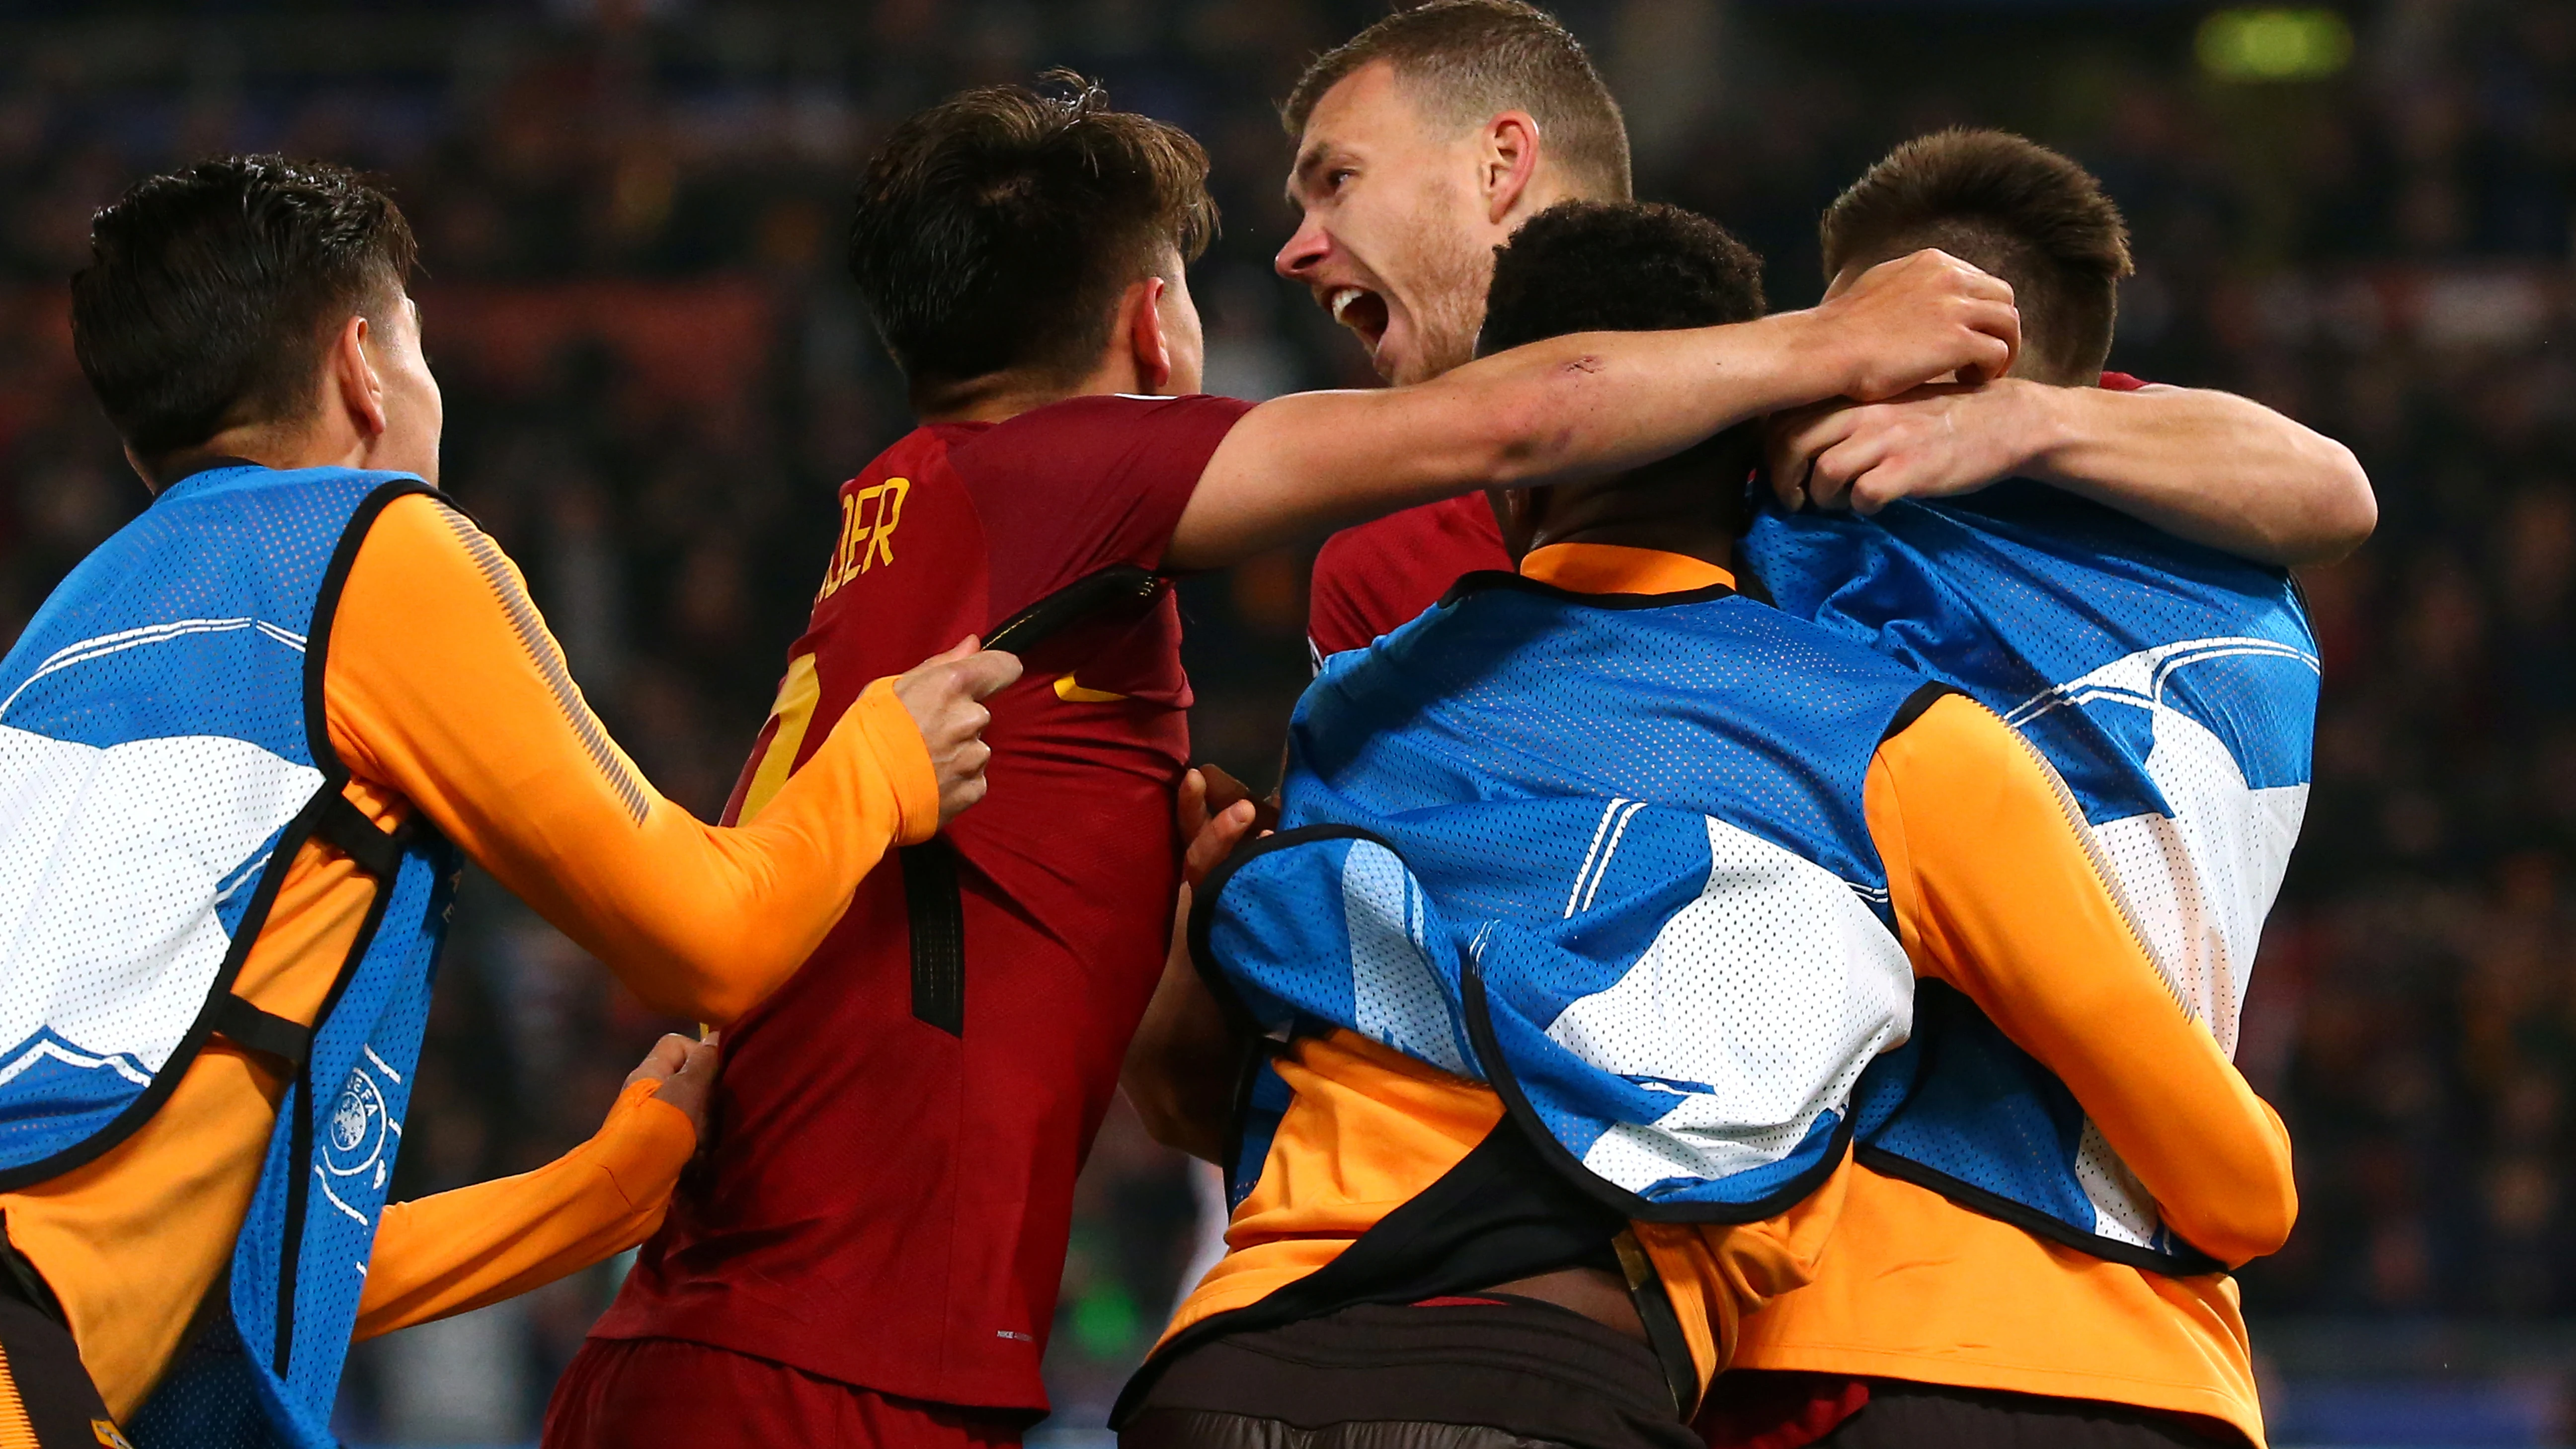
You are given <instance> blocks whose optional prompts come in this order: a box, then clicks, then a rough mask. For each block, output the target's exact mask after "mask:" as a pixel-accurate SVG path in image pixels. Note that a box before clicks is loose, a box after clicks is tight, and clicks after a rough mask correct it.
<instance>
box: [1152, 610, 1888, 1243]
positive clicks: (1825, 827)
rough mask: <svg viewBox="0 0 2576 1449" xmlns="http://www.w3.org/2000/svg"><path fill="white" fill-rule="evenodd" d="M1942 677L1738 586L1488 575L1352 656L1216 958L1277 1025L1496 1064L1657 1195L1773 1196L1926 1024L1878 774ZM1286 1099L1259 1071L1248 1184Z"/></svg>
mask: <svg viewBox="0 0 2576 1449" xmlns="http://www.w3.org/2000/svg"><path fill="white" fill-rule="evenodd" d="M1924 686H1925V681H1923V680H1922V679H1921V678H1919V677H1917V676H1915V675H1913V674H1911V673H1909V672H1907V671H1905V670H1902V669H1899V668H1896V667H1894V666H1892V665H1890V664H1889V663H1888V662H1887V661H1885V660H1883V659H1881V658H1878V657H1877V656H1875V655H1874V654H1871V653H1869V652H1868V651H1866V650H1863V649H1861V648H1858V647H1856V646H1853V645H1851V644H1848V643H1845V642H1842V641H1839V640H1836V639H1834V638H1832V637H1830V636H1828V635H1826V634H1824V633H1822V632H1821V631H1818V630H1815V629H1813V628H1811V627H1809V626H1806V625H1803V624H1800V623H1798V622H1797V621H1795V620H1791V619H1788V618H1785V617H1783V616H1782V615H1780V614H1779V613H1778V612H1776V611H1774V610H1770V609H1766V608H1764V607H1762V606H1761V605H1759V604H1755V603H1752V602H1749V601H1747V600H1743V599H1740V598H1737V597H1734V596H1733V595H1732V594H1730V593H1727V592H1726V591H1724V590H1722V589H1720V590H1713V591H1702V592H1700V593H1697V594H1691V595H1661V596H1654V597H1646V596H1625V597H1615V596H1585V595H1576V594H1569V593H1565V592H1562V591H1559V590H1556V589H1553V588H1549V587H1546V586H1543V585H1538V584H1534V583H1530V582H1528V581H1526V580H1521V579H1517V578H1514V577H1512V576H1509V575H1479V576H1477V578H1476V579H1472V580H1470V581H1468V583H1467V584H1466V585H1463V586H1462V589H1461V591H1460V592H1459V593H1458V594H1455V595H1453V596H1452V597H1451V599H1449V600H1448V601H1445V602H1444V603H1442V604H1441V605H1440V606H1439V607H1437V608H1435V609H1433V610H1432V611H1431V612H1429V613H1427V614H1425V615H1424V616H1423V617H1422V618H1420V619H1418V620H1416V621H1415V622H1414V623H1412V624H1410V625H1407V626H1406V627H1405V628H1403V629H1401V630H1398V631H1397V632H1396V633H1395V634H1393V635H1391V636H1389V637H1387V638H1385V639H1383V640H1381V641H1379V642H1378V643H1377V644H1376V645H1374V646H1373V647H1371V648H1369V649H1366V650H1359V651H1352V652H1349V653H1345V654H1340V655H1336V656H1334V657H1333V658H1332V659H1330V660H1328V661H1327V662H1326V664H1325V668H1324V672H1323V674H1322V675H1321V676H1320V677H1319V678H1318V679H1317V680H1316V681H1315V683H1314V685H1313V686H1312V687H1311V688H1310V689H1309V690H1308V691H1307V693H1306V696H1305V697H1304V699H1303V700H1301V701H1300V703H1299V705H1298V708H1297V711H1296V715H1295V717H1294V720H1293V722H1292V724H1291V727H1290V746H1289V748H1290V758H1289V770H1288V775H1287V780H1286V784H1285V788H1284V793H1283V802H1282V817H1281V826H1282V829H1281V831H1280V833H1279V834H1277V835H1274V836H1271V837H1269V838H1268V839H1266V840H1264V841H1261V842H1258V843H1257V844H1256V845H1255V846H1254V847H1252V848H1250V849H1248V850H1247V851H1245V852H1244V853H1242V854H1240V855H1238V857H1237V858H1236V860H1235V861H1234V862H1233V863H1232V864H1231V865H1230V867H1229V868H1228V871H1227V872H1226V873H1225V874H1224V875H1223V876H1222V877H1220V878H1217V879H1214V880H1212V881H1211V882H1210V885H1209V888H1208V889H1207V891H1206V892H1204V893H1203V898H1202V899H1203V905H1202V908H1201V910H1200V913H1199V919H1198V920H1197V921H1196V922H1195V923H1194V931H1195V933H1196V937H1197V941H1198V944H1199V949H1200V957H1201V963H1202V966H1203V968H1206V969H1210V970H1212V971H1214V972H1215V973H1217V974H1218V975H1219V976H1220V977H1221V979H1222V981H1223V983H1224V985H1225V987H1226V989H1228V990H1229V991H1230V992H1231V993H1232V994H1233V995H1234V997H1235V998H1236V999H1237V1000H1238V1001H1239V1002H1240V1003H1241V1004H1242V1005H1243V1006H1244V1007H1245V1008H1246V1009H1247V1010H1248V1011H1249V1012H1250V1013H1251V1014H1252V1015H1253V1016H1254V1018H1255V1019H1257V1020H1258V1021H1259V1022H1260V1024H1261V1025H1262V1026H1263V1028H1264V1029H1266V1030H1268V1031H1270V1032H1272V1033H1274V1034H1280V1035H1287V1034H1296V1033H1307V1032H1315V1031H1322V1030H1327V1029H1330V1028H1333V1027H1346V1028H1349V1029H1351V1030H1354V1031H1357V1032H1359V1033H1360V1034H1362V1035H1364V1036H1367V1037H1369V1038H1371V1039H1373V1040H1376V1041H1378V1042H1381V1043H1384V1044H1385V1045H1387V1046H1390V1047H1393V1048H1395V1049H1396V1050H1398V1051H1401V1052H1404V1053H1405V1054H1406V1055H1408V1056H1411V1057H1413V1058H1415V1059H1417V1060H1420V1061H1423V1062H1426V1063H1428V1064H1430V1065H1432V1066H1436V1067H1440V1068H1442V1069H1444V1070H1447V1071H1450V1072H1454V1073H1457V1074H1459V1075H1463V1076H1467V1077H1471V1078H1476V1079H1479V1080H1483V1081H1487V1082H1490V1083H1492V1084H1493V1085H1494V1086H1495V1087H1496V1088H1497V1089H1498V1090H1500V1091H1501V1092H1502V1094H1503V1096H1504V1098H1505V1100H1506V1101H1507V1102H1509V1103H1511V1104H1512V1105H1513V1108H1514V1110H1515V1112H1516V1113H1517V1114H1519V1115H1522V1116H1523V1117H1524V1120H1525V1122H1526V1123H1528V1124H1529V1125H1534V1126H1537V1127H1539V1128H1541V1129H1542V1130H1543V1132H1544V1134H1545V1136H1546V1138H1548V1139H1550V1140H1553V1141H1554V1142H1555V1143H1557V1144H1558V1145H1559V1146H1560V1147H1561V1148H1562V1149H1563V1152H1564V1156H1565V1158H1566V1165H1567V1166H1569V1167H1576V1165H1578V1164H1579V1167H1578V1168H1577V1170H1578V1171H1579V1172H1580V1173H1582V1174H1584V1175H1586V1176H1588V1178H1589V1179H1591V1180H1593V1181H1595V1182H1597V1183H1598V1184H1601V1185H1603V1187H1604V1188H1605V1189H1606V1190H1607V1191H1609V1192H1611V1193H1614V1194H1616V1195H1618V1196H1619V1197H1620V1199H1621V1200H1622V1203H1623V1206H1627V1207H1629V1208H1630V1209H1631V1210H1632V1215H1636V1216H1668V1217H1672V1218H1676V1219H1696V1220H1710V1221H1726V1220H1744V1219H1750V1218H1755V1217H1762V1216H1767V1215H1769V1214H1770V1213H1773V1212H1776V1211H1778V1210H1780V1208H1781V1207H1782V1206H1784V1205H1786V1204H1787V1203H1790V1202H1794V1201H1796V1200H1797V1199H1798V1198H1799V1197H1801V1196H1803V1195H1804V1194H1805V1193H1806V1192H1807V1191H1808V1190H1810V1189H1811V1188H1812V1186H1813V1185H1814V1182H1815V1181H1816V1180H1817V1179H1818V1178H1819V1177H1820V1175H1821V1172H1822V1170H1824V1169H1827V1168H1830V1167H1831V1166H1832V1165H1833V1163H1834V1162H1836V1161H1839V1159H1840V1156H1841V1152H1842V1143H1843V1140H1844V1137H1845V1134H1846V1131H1847V1119H1848V1111H1847V1109H1848V1103H1849V1099H1850V1094H1851V1091H1852V1088H1853V1085H1854V1083H1855V1082H1856V1080H1857V1079H1858V1078H1859V1076H1860V1074H1861V1071H1862V1068H1863V1067H1864V1066H1865V1065H1866V1064H1867V1063H1868V1062H1869V1061H1870V1060H1872V1059H1873V1058H1874V1057H1876V1056H1877V1055H1878V1054H1879V1053H1880V1051H1881V1050H1883V1049H1884V1048H1886V1047H1887V1046H1889V1045H1890V1044H1892V1043H1894V1042H1897V1041H1901V1040H1902V1039H1903V1038H1904V1036H1905V1034H1906V1031H1907V1029H1908V1024H1909V1021H1910V1019H1911V1003H1912V997H1913V973H1912V969H1911V967H1910V966H1909V964H1908V962H1907V959H1906V956H1905V953H1904V951H1903V949H1902V948H1901V947H1900V946H1899V944H1898V942H1897V940H1896V936H1895V932H1894V927H1893V920H1892V918H1891V917H1890V915H1889V914H1888V906H1887V876H1886V871H1885V867H1884V866H1883V865H1882V864H1881V863H1880V861H1879V858H1878V855H1877V851H1876V848H1875V846H1874V845H1873V844H1872V843H1871V841H1870V838H1869V834H1868V829H1867V825H1866V822H1865V819H1864V816H1863V811H1862V788H1863V783H1864V781H1865V779H1866V777H1867V773H1868V769H1869V764H1870V760H1871V757H1872V755H1873V754H1874V753H1875V751H1876V749H1877V746H1878V743H1879V741H1880V739H1881V738H1882V736H1883V735H1884V733H1885V732H1886V731H1887V730H1888V729H1889V727H1890V725H1891V723H1892V722H1893V721H1895V720H1896V719H1897V718H1898V716H1899V714H1900V712H1901V711H1902V710H1903V708H1904V706H1905V704H1906V702H1907V700H1908V699H1909V698H1910V697H1912V696H1914V695H1915V694H1916V693H1917V692H1918V691H1920V690H1921V689H1922V688H1924ZM1265 1088H1268V1090H1267V1091H1265ZM1278 1096H1279V1094H1278V1092H1277V1090H1276V1089H1275V1084H1271V1083H1266V1082H1256V1083H1255V1086H1254V1091H1253V1097H1252V1103H1251V1110H1250V1112H1249V1113H1248V1116H1247V1122H1246V1127H1245V1131H1244V1132H1243V1133H1242V1134H1241V1135H1242V1136H1243V1138H1244V1141H1243V1145H1242V1150H1241V1152H1240V1153H1239V1155H1238V1157H1237V1160H1236V1162H1235V1164H1234V1180H1235V1183H1236V1186H1237V1188H1238V1192H1239V1191H1240V1190H1241V1189H1243V1188H1245V1187H1248V1185H1249V1182H1250V1179H1251V1177H1252V1176H1254V1175H1256V1174H1257V1173H1258V1172H1259V1169H1260V1163H1261V1161H1262V1159H1263V1156H1264V1154H1265V1152H1266V1148H1267V1134H1266V1133H1264V1132H1263V1131H1262V1130H1261V1126H1260V1124H1261V1123H1262V1122H1264V1121H1270V1120H1275V1113H1276V1111H1277V1109H1278V1107H1279V1106H1280V1105H1281V1103H1280V1101H1279V1100H1278Z"/></svg>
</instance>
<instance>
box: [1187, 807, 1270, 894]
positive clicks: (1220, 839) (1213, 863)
mask: <svg viewBox="0 0 2576 1449" xmlns="http://www.w3.org/2000/svg"><path fill="white" fill-rule="evenodd" d="M1255 813H1256V812H1255V811H1254V810H1253V808H1252V802H1251V801H1249V800H1237V801H1236V802H1234V803H1233V804H1231V805H1228V806H1227V807H1225V808H1224V809H1223V810H1220V811H1218V812H1217V814H1216V816H1215V818H1213V819H1211V820H1209V821H1208V823H1207V827H1206V828H1205V829H1203V830H1201V831H1200V832H1199V833H1198V835H1197V836H1196V837H1194V838H1193V839H1192V840H1191V841H1190V848H1189V850H1188V852H1187V853H1185V854H1184V855H1183V856H1182V857H1181V878H1182V879H1183V880H1184V881H1186V882H1188V883H1189V884H1191V885H1193V886H1195V885H1197V884H1198V883H1199V882H1201V881H1203V880H1205V879H1207V877H1208V873H1209V872H1210V871H1213V870H1215V869H1216V868H1217V867H1218V866H1220V865H1223V864H1225V860H1226V857H1227V856H1230V855H1232V854H1234V848H1235V847H1236V846H1237V845H1240V844H1241V843H1242V842H1243V837H1244V836H1245V835H1246V834H1248V833H1250V831H1251V830H1252V823H1253V817H1254V815H1255Z"/></svg>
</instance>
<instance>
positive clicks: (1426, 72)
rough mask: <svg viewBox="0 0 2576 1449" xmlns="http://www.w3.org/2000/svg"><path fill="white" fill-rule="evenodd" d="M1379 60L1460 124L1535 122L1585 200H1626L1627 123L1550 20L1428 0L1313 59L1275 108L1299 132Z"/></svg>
mask: <svg viewBox="0 0 2576 1449" xmlns="http://www.w3.org/2000/svg"><path fill="white" fill-rule="evenodd" d="M1381 60H1382V61H1385V62H1387V63H1388V64H1390V65H1392V66H1393V67H1395V74H1396V77H1397V78H1398V79H1399V80H1401V81H1402V82H1403V83H1404V85H1405V88H1406V90H1407V92H1408V93H1409V94H1411V95H1412V96H1413V97H1414V98H1415V99H1416V100H1417V101H1420V102H1422V103H1423V108H1424V110H1425V111H1426V112H1427V113H1429V114H1431V115H1433V116H1435V117H1437V118H1439V119H1441V120H1446V121H1453V122H1455V123H1456V124H1458V125H1461V126H1469V125H1475V124H1477V123H1479V122H1482V121H1485V120H1487V119H1489V118H1491V117H1492V116H1494V115H1496V114H1497V113H1499V112H1502V111H1509V110H1523V111H1527V112H1529V113H1530V117H1531V119H1533V120H1535V121H1537V122H1538V130H1539V139H1540V143H1541V144H1542V145H1543V146H1544V147H1545V148H1546V149H1545V151H1544V152H1543V153H1542V154H1544V155H1546V156H1548V157H1550V158H1551V159H1553V160H1554V161H1555V163H1556V164H1557V165H1558V166H1559V167H1561V168H1563V171H1564V174H1565V178H1566V183H1567V186H1568V188H1569V189H1570V190H1572V191H1573V192H1574V193H1575V194H1577V195H1578V196H1581V197H1583V198H1584V199H1586V200H1589V201H1626V200H1627V199H1629V197H1630V196H1631V195H1633V194H1634V192H1633V188H1632V186H1631V184H1630V181H1629V175H1628V124H1627V122H1626V121H1624V120H1622V119H1621V118H1620V115H1619V103H1618V102H1617V101H1614V100H1612V99H1611V98H1610V88H1609V87H1608V86H1606V85H1603V84H1602V83H1601V74H1600V72H1598V71H1596V70H1594V69H1593V68H1592V61H1591V58H1590V57H1588V56H1586V55H1585V54H1584V53H1583V46H1582V45H1581V43H1579V42H1578V41H1576V40H1575V38H1574V36H1573V35H1572V34H1571V33H1569V32H1568V31H1567V30H1566V28H1565V27H1564V26H1563V25H1562V24H1560V23H1558V21H1557V19H1556V17H1555V16H1553V15H1550V14H1548V13H1547V12H1546V11H1544V10H1541V9H1539V8H1538V7H1537V6H1535V5H1524V4H1522V3H1520V0H1431V3H1429V4H1427V5H1418V6H1415V7H1414V8H1412V9H1410V10H1399V11H1397V12H1396V13H1395V14H1393V15H1390V16H1388V17H1386V18H1385V19H1384V20H1381V21H1379V22H1378V23H1376V24H1375V25H1372V26H1370V27H1369V28H1368V29H1366V30H1363V31H1361V32H1360V33H1359V34H1357V35H1355V36H1352V37H1351V38H1350V40H1349V41H1347V42H1345V43H1344V44H1342V45H1340V46H1337V47H1335V48H1334V49H1331V50H1328V51H1326V52H1324V53H1323V54H1322V55H1319V56H1317V57H1315V61H1314V63H1313V64H1312V65H1309V66H1307V67H1306V73H1305V74H1304V75H1303V76H1301V77H1299V78H1298V81H1297V88H1296V89H1295V90H1293V91H1290V92H1289V93H1288V102H1287V104H1286V105H1284V106H1282V107H1280V110H1279V114H1280V118H1281V119H1282V120H1284V121H1286V122H1287V124H1288V134H1289V135H1291V136H1300V135H1303V134H1305V130H1306V121H1307V119H1308V118H1309V117H1311V116H1313V115H1314V113H1315V105H1316V103H1317V102H1319V101H1321V100H1322V99H1323V98H1324V92H1326V91H1329V90H1331V89H1332V88H1333V87H1334V86H1336V85H1339V84H1341V83H1342V82H1343V81H1345V80H1347V79H1349V78H1350V77H1351V76H1352V75H1353V74H1355V73H1356V72H1358V71H1359V70H1360V69H1362V68H1363V67H1365V66H1368V65H1370V64H1373V63H1374V62H1377V61H1381Z"/></svg>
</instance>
